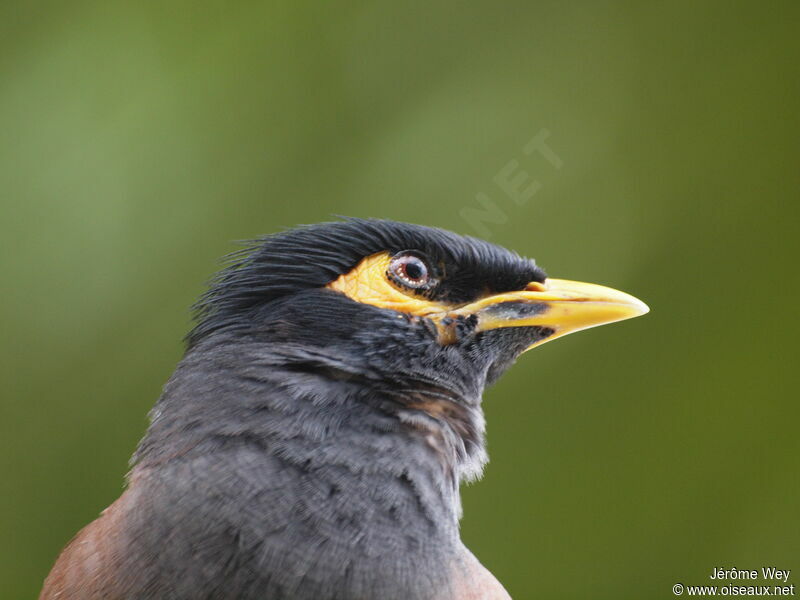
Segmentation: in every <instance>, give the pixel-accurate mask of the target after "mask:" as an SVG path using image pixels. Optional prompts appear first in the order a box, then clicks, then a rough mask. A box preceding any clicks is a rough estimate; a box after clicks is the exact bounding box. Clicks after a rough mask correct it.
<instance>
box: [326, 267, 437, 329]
mask: <svg viewBox="0 0 800 600" xmlns="http://www.w3.org/2000/svg"><path fill="white" fill-rule="evenodd" d="M391 260H392V257H391V256H390V255H389V253H388V252H379V253H378V254H373V255H371V256H368V257H366V258H365V259H363V260H362V261H361V262H360V263H358V265H356V266H355V268H353V270H352V271H350V272H349V273H345V274H344V275H341V276H339V278H338V279H336V280H334V281H332V282H330V283H329V284H328V285H327V286H325V287H327V288H328V289H331V290H336V291H337V292H341V293H343V294H344V295H345V296H347V297H348V298H350V299H351V300H355V301H356V302H361V303H363V304H370V305H372V306H378V307H380V308H389V309H391V310H397V311H400V312H404V313H408V314H410V315H415V316H418V317H427V316H430V315H434V314H437V313H438V314H441V313H445V312H447V311H449V310H452V309H453V306H452V305H448V304H442V303H440V302H432V301H430V300H426V299H425V298H421V297H419V296H417V295H415V294H414V293H413V292H412V291H410V290H409V291H404V290H402V289H400V288H399V287H398V286H396V285H394V284H393V283H392V282H391V281H389V279H388V277H387V273H388V271H389V263H390V262H391Z"/></svg>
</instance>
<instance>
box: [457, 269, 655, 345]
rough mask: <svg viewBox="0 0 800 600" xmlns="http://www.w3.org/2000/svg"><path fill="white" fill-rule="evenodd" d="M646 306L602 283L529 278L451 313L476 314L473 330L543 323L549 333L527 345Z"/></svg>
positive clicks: (623, 316) (617, 318) (643, 311)
mask: <svg viewBox="0 0 800 600" xmlns="http://www.w3.org/2000/svg"><path fill="white" fill-rule="evenodd" d="M649 311H650V309H649V308H648V306H647V305H646V304H645V303H644V302H642V301H641V300H639V299H638V298H634V297H633V296H631V295H630V294H626V293H624V292H620V291H617V290H614V289H611V288H608V287H604V286H602V285H595V284H593V283H581V282H579V281H567V280H565V279H547V280H546V281H545V282H544V283H539V282H532V283H530V284H528V286H527V288H526V289H525V290H523V291H519V292H507V293H503V294H496V295H493V296H487V297H485V298H481V299H480V300H478V301H476V302H473V303H471V304H468V305H466V306H462V307H461V308H459V309H457V310H455V311H453V312H451V313H450V314H451V315H459V316H470V315H475V316H476V317H477V318H478V323H477V331H487V330H490V329H497V328H499V327H533V326H538V327H547V328H549V329H552V330H553V334H552V335H550V336H549V337H547V338H545V339H543V340H541V341H539V342H536V343H535V344H532V345H531V346H529V347H528V348H527V350H530V349H531V348H533V347H534V346H539V345H541V344H543V343H544V342H549V341H550V340H554V339H556V338H558V337H561V336H562V335H567V334H568V333H573V332H575V331H581V330H582V329H588V328H589V327H597V326H598V325H605V324H606V323H614V322H615V321H622V320H624V319H630V318H633V317H638V316H641V315H644V314H646V313H647V312H649Z"/></svg>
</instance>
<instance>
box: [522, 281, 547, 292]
mask: <svg viewBox="0 0 800 600" xmlns="http://www.w3.org/2000/svg"><path fill="white" fill-rule="evenodd" d="M546 290H547V286H546V285H545V284H544V283H541V282H539V281H531V282H530V283H529V284H528V285H526V286H525V291H526V292H544V291H546Z"/></svg>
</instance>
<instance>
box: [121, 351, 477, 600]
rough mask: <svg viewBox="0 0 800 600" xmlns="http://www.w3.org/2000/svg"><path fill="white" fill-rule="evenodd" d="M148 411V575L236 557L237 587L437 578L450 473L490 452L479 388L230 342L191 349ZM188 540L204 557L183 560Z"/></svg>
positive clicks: (242, 593) (443, 578) (451, 532)
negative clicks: (409, 383)
mask: <svg viewBox="0 0 800 600" xmlns="http://www.w3.org/2000/svg"><path fill="white" fill-rule="evenodd" d="M295 358H299V357H298V356H295ZM151 417H152V424H151V426H150V429H149V430H148V433H147V435H146V436H145V438H144V440H143V441H142V443H141V445H140V447H139V449H138V450H137V453H136V454H135V456H134V462H135V465H136V466H135V467H134V471H135V472H136V473H137V474H138V473H141V474H142V479H143V480H144V481H146V483H145V486H146V487H147V488H148V494H149V495H150V496H151V497H152V498H153V500H152V502H151V503H150V506H151V512H150V514H148V515H147V517H146V518H145V517H142V521H141V527H142V528H147V531H148V532H161V535H158V534H157V533H152V534H151V533H147V534H142V533H141V532H137V533H136V535H137V536H138V537H139V538H141V541H140V542H137V543H138V544H140V548H139V553H140V554H141V555H142V558H143V559H144V555H148V554H154V553H156V551H157V555H158V560H157V561H154V562H153V563H152V565H151V567H150V568H151V569H152V570H153V578H154V581H155V580H156V579H157V578H158V577H161V576H164V575H163V574H164V573H166V572H169V573H172V575H170V577H171V578H172V580H173V581H174V580H175V577H174V573H175V572H176V571H183V572H184V575H185V577H184V578H183V579H185V580H186V583H185V585H187V586H192V585H194V586H202V583H198V582H202V581H203V580H206V579H207V580H209V581H210V580H212V579H210V577H211V575H210V574H213V575H214V576H215V577H219V576H220V573H218V572H217V571H218V570H219V569H222V568H229V569H230V568H233V569H235V570H236V573H237V578H236V579H235V581H238V582H239V583H238V584H236V585H235V586H234V587H233V588H231V589H235V590H236V594H238V595H236V594H232V595H231V597H241V598H249V597H270V598H273V597H274V598H283V597H291V598H316V599H319V600H324V599H325V598H334V597H336V598H338V597H340V596H339V595H336V596H332V595H330V590H331V589H338V590H339V591H341V590H343V589H345V590H350V592H351V593H352V595H351V596H346V597H369V598H371V597H381V598H387V599H391V598H408V599H414V598H422V597H428V596H429V595H430V591H431V589H435V588H436V587H437V586H438V587H439V588H441V589H445V588H446V585H447V578H448V572H449V570H450V569H451V568H452V566H453V562H454V561H455V559H456V557H457V555H458V553H459V552H460V551H461V543H460V541H459V537H458V519H459V517H460V500H459V493H458V485H459V482H460V481H461V480H462V479H463V478H465V477H470V476H474V475H475V474H477V472H479V470H480V468H481V466H482V464H483V462H484V457H485V455H484V452H483V444H482V439H483V437H482V436H483V417H482V414H481V412H480V408H479V407H478V405H477V403H476V402H475V401H473V402H471V403H469V402H466V401H465V400H464V399H461V398H457V397H455V396H454V395H453V393H452V392H450V391H448V390H443V389H438V388H434V387H432V386H431V385H430V383H429V382H428V383H426V384H425V385H420V386H413V387H411V388H408V389H405V390H403V389H399V388H398V387H397V386H394V387H393V386H391V385H387V384H386V382H382V381H381V380H380V378H371V377H366V379H365V378H364V377H363V376H362V374H354V373H352V372H350V371H349V370H348V369H347V368H345V367H344V365H342V364H339V363H337V361H335V360H331V359H324V358H321V357H319V356H303V360H290V361H288V362H287V357H286V355H285V354H284V353H283V352H282V353H281V355H276V353H275V351H274V350H270V349H269V348H268V347H265V346H264V345H263V344H257V343H254V344H246V343H242V342H241V340H238V341H237V343H236V344H230V345H226V344H224V343H223V344H216V345H215V346H214V347H213V348H212V347H209V348H207V349H204V348H203V346H202V345H201V346H200V347H198V348H196V349H195V350H194V351H193V352H192V353H191V354H189V355H187V357H186V358H185V359H184V360H183V361H182V363H181V365H179V367H178V369H177V370H176V372H175V374H174V376H173V377H172V379H171V380H170V382H169V383H168V384H167V386H166V387H165V390H164V394H163V396H162V398H161V399H160V400H159V402H158V404H157V405H156V407H155V408H154V409H153V411H152V414H151ZM187 515H189V516H187ZM154 520H155V521H157V522H158V523H160V525H161V526H159V527H156V528H154V527H153V521H154ZM132 526H133V527H135V526H136V525H135V524H134V525H132ZM164 532H171V533H170V536H169V537H167V538H165V537H164V534H163V533H164ZM180 536H183V539H181V537H180ZM173 543H174V544H175V547H174V550H173V548H172V546H171V544H173ZM187 545H189V546H192V547H200V548H203V551H204V552H205V553H206V555H204V556H201V557H199V559H198V558H197V557H196V559H195V560H193V561H192V563H191V564H189V563H186V562H185V561H186V559H185V556H186V554H185V551H184V550H182V549H185V547H186V546H187ZM167 565H169V566H167ZM232 565H233V566H232ZM376 572H377V573H379V574H380V576H376ZM333 581H336V585H332V582H333ZM236 586H238V587H236ZM375 586H379V587H380V588H381V589H375ZM367 588H369V589H367ZM199 589H200V587H198V588H197V589H194V588H192V589H187V590H186V592H187V594H192V593H198V590H199ZM187 597H188V596H187ZM193 597H203V596H193Z"/></svg>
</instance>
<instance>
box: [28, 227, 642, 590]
mask: <svg viewBox="0 0 800 600" xmlns="http://www.w3.org/2000/svg"><path fill="white" fill-rule="evenodd" d="M647 310H648V309H647V306H645V305H644V304H643V303H642V302H640V301H639V300H637V299H636V298H634V297H632V296H629V295H627V294H624V293H622V292H618V291H615V290H612V289H609V288H606V287H601V286H597V285H591V284H586V283H576V282H572V281H564V280H558V279H549V278H547V276H546V275H545V272H544V271H543V270H542V269H541V268H540V267H538V266H537V265H536V264H535V263H534V261H532V260H529V259H526V258H522V257H520V256H519V255H517V254H515V253H514V252H510V251H508V250H505V249H503V248H500V247H498V246H495V245H492V244H489V243H488V242H485V241H482V240H478V239H473V238H469V237H462V236H459V235H456V234H453V233H450V232H448V231H443V230H440V229H433V228H429V227H422V226H417V225H409V224H405V223H396V222H392V221H380V220H356V219H350V220H344V221H340V222H334V223H325V224H319V225H311V226H306V227H301V228H298V229H294V230H291V231H287V232H284V233H280V234H276V235H270V236H267V237H264V238H262V239H259V240H257V241H256V242H255V243H254V244H253V245H252V246H251V247H249V248H248V249H246V250H244V251H242V252H239V253H237V254H235V255H234V258H233V260H232V262H231V264H230V266H228V267H227V268H225V269H224V270H223V271H222V272H221V273H220V274H219V275H218V276H217V278H216V279H215V280H214V281H213V282H212V284H211V286H210V289H209V291H208V292H207V293H206V294H205V295H204V296H203V297H202V298H201V299H200V301H199V302H198V304H197V307H196V312H197V314H196V317H197V321H196V325H195V327H194V329H193V330H192V331H191V332H190V333H189V335H188V336H187V348H186V353H185V355H184V357H183V359H182V360H181V362H180V364H179V365H178V367H177V368H176V370H175V373H174V374H173V376H172V377H171V379H170V380H169V381H168V382H167V384H166V386H165V387H164V392H163V394H162V396H161V398H159V400H158V402H156V405H155V407H154V408H153V410H152V411H151V413H150V420H151V422H150V426H149V428H148V430H147V433H146V434H145V436H144V439H143V440H142V441H141V443H140V444H139V447H138V448H137V450H136V452H135V454H134V455H133V458H132V460H131V464H132V468H131V471H130V473H129V475H128V479H127V489H126V490H125V492H124V493H123V494H122V496H121V497H120V498H119V499H118V500H117V501H116V502H114V503H113V504H112V505H111V506H110V507H108V508H107V509H106V510H105V511H103V513H102V515H101V516H100V517H99V518H98V519H97V520H95V521H94V522H93V523H91V524H89V525H88V526H87V527H85V528H84V529H83V530H82V531H81V532H80V533H79V534H78V535H77V536H76V537H75V538H74V539H73V540H72V541H71V542H70V543H69V545H67V547H66V548H65V549H64V550H63V552H62V553H61V555H60V556H59V558H58V560H57V562H56V564H55V566H54V568H53V570H52V572H51V573H50V575H49V576H48V578H47V580H46V581H45V584H44V589H43V591H42V593H41V596H40V598H42V599H48V600H50V599H56V598H58V599H62V600H63V599H67V598H86V599H92V600H94V599H107V600H128V599H145V598H148V599H150V598H155V599H161V600H200V599H209V600H211V599H213V600H217V599H237V600H242V599H254V600H255V599H258V600H281V599H292V600H423V599H424V600H434V599H435V600H456V599H458V600H467V599H475V600H478V599H480V600H491V599H496V598H508V597H509V596H508V594H507V593H506V591H505V590H504V589H503V587H502V586H501V585H500V583H498V581H497V580H496V579H495V578H494V577H493V576H492V575H491V574H490V573H489V572H488V571H487V570H486V569H485V568H484V567H483V566H481V564H480V563H479V562H478V560H477V559H476V558H475V557H474V556H473V555H472V553H471V552H470V551H469V550H467V548H466V547H465V546H464V545H463V543H462V542H461V539H460V537H459V518H460V517H461V505H460V499H459V484H460V483H461V482H462V481H468V480H473V479H475V478H477V477H479V476H480V474H481V470H482V468H483V466H484V464H485V463H486V452H485V449H484V418H483V412H482V409H481V394H482V392H483V389H484V387H485V386H486V385H487V384H490V383H492V382H493V381H495V380H496V379H497V378H498V377H499V376H500V375H501V374H502V373H503V372H504V371H505V370H506V369H507V368H508V367H509V366H510V365H511V364H512V363H513V362H514V360H515V359H516V358H517V356H519V355H520V354H521V353H522V352H525V351H526V350H529V349H531V348H533V347H534V346H538V345H539V344H542V343H543V342H546V341H549V340H552V339H555V338H557V337H559V336H562V335H565V334H567V333H571V332H573V331H578V330H581V329H586V328H587V327H592V326H595V325H601V324H604V323H610V322H613V321H619V320H621V319H627V318H629V317H634V316H638V315H641V314H644V313H646V312H647Z"/></svg>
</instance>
